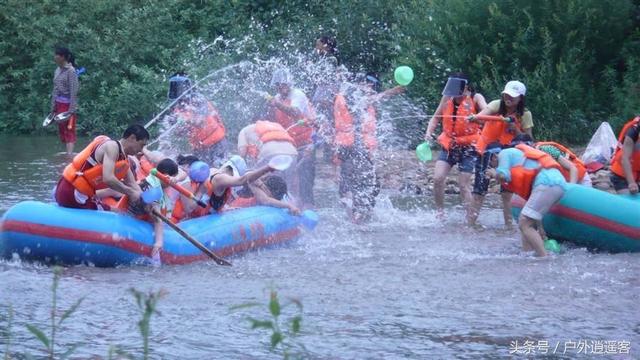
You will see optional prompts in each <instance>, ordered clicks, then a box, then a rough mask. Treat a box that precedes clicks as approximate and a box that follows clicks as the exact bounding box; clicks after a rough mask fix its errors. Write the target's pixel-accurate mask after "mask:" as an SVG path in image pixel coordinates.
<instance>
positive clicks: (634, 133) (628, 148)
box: [611, 116, 640, 194]
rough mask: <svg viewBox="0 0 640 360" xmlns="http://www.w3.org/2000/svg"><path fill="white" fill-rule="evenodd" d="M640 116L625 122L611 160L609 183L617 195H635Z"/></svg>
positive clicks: (639, 177) (638, 173)
mask: <svg viewBox="0 0 640 360" xmlns="http://www.w3.org/2000/svg"><path fill="white" fill-rule="evenodd" d="M639 135H640V116H637V117H635V118H634V119H633V120H631V121H629V122H627V123H626V124H625V125H624V127H623V128H622V131H620V135H619V136H618V148H617V149H616V152H615V153H614V155H613V159H612V160H611V183H612V184H613V188H614V189H615V190H616V192H617V193H618V194H637V193H638V183H639V182H640V136H639Z"/></svg>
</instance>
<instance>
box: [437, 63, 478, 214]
mask: <svg viewBox="0 0 640 360" xmlns="http://www.w3.org/2000/svg"><path fill="white" fill-rule="evenodd" d="M485 107H487V102H486V101H485V99H484V96H482V94H479V93H476V92H475V91H474V89H473V87H472V86H471V85H470V84H469V78H467V76H466V75H464V74H463V73H453V74H451V75H450V76H449V79H448V80H447V84H446V85H445V88H444V90H443V91H442V98H441V99H440V104H439V105H438V108H437V109H436V112H435V113H434V114H433V117H432V118H431V120H430V121H429V125H428V126H427V132H426V133H425V136H424V138H425V141H427V142H431V141H432V139H433V136H434V131H435V130H436V127H437V126H438V124H440V122H442V133H441V134H440V136H439V137H438V142H439V143H440V145H441V146H442V151H441V152H440V156H439V157H438V160H437V161H436V164H435V171H434V176H433V192H434V197H435V201H436V208H437V210H438V214H439V216H440V217H442V216H443V215H444V190H445V189H444V188H445V181H446V179H447V175H448V174H449V171H451V168H452V167H453V166H454V165H458V170H459V175H458V186H459V188H460V196H461V197H462V201H463V203H464V204H465V206H469V205H470V204H471V201H472V197H471V175H472V174H473V171H474V168H475V165H476V161H477V157H478V154H477V152H476V148H475V146H476V143H477V141H478V138H479V137H480V129H481V128H480V124H478V123H475V122H470V121H467V120H466V117H467V116H469V115H472V114H476V113H478V112H480V111H482V110H483V109H484V108H485Z"/></svg>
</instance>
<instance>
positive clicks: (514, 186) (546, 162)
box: [502, 144, 561, 199]
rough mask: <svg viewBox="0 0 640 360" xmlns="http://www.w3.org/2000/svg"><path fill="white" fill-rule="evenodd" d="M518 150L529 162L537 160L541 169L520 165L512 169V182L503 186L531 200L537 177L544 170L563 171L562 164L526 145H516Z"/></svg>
mask: <svg viewBox="0 0 640 360" xmlns="http://www.w3.org/2000/svg"><path fill="white" fill-rule="evenodd" d="M516 149H519V150H520V151H522V152H523V153H524V156H525V158H527V159H529V160H536V161H537V162H538V163H539V164H540V167H538V168H537V169H527V168H525V167H524V165H518V166H514V167H512V168H511V170H510V171H511V181H510V182H503V183H502V186H503V187H504V188H505V189H506V190H508V191H510V192H512V193H514V194H518V195H520V197H522V198H524V199H529V196H530V195H531V190H532V188H533V183H534V181H535V179H536V176H537V175H538V173H539V172H540V170H542V169H558V170H561V166H560V164H558V163H557V162H556V161H555V160H553V158H552V157H551V155H549V154H547V153H546V152H544V151H541V150H538V149H535V148H532V147H531V146H527V145H524V144H518V145H516Z"/></svg>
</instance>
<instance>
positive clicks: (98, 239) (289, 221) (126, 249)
mask: <svg viewBox="0 0 640 360" xmlns="http://www.w3.org/2000/svg"><path fill="white" fill-rule="evenodd" d="M309 213H311V217H314V216H315V214H313V213H312V212H305V216H306V217H305V216H301V217H296V216H291V215H290V214H289V213H288V212H287V211H286V210H283V209H276V208H271V207H262V206H258V207H252V208H246V209H239V210H233V211H228V212H224V213H223V214H221V215H218V214H214V215H208V216H204V217H201V218H197V219H191V220H187V221H184V222H181V223H180V227H181V228H182V229H183V230H184V231H186V232H187V233H188V234H189V235H191V236H193V237H194V238H196V239H197V240H198V241H200V242H201V243H203V244H204V245H205V246H207V247H208V248H209V249H211V250H212V251H213V252H215V253H216V254H217V255H218V256H221V257H228V256H232V255H235V254H238V253H241V252H245V251H249V250H251V249H255V248H260V247H266V246H271V245H276V244H280V243H283V242H286V241H289V240H292V239H295V238H296V237H298V236H299V235H300V234H301V231H302V230H301V225H302V224H303V223H305V220H307V221H306V223H307V225H308V220H309V219H308V217H309V216H310V215H309ZM315 220H317V218H316V219H314V221H315ZM313 225H315V223H314V224H313ZM152 246H153V230H152V226H151V224H149V223H147V222H144V221H140V220H137V219H134V218H132V217H130V216H125V215H120V214H116V213H112V212H105V211H90V210H78V209H66V208H62V207H58V206H56V205H52V204H45V203H41V202H35V201H25V202H22V203H19V204H17V205H15V206H13V207H12V208H11V209H9V211H7V212H6V213H5V214H4V217H3V218H2V222H1V223H0V257H2V258H5V259H11V258H13V257H15V256H16V254H17V256H19V257H20V258H21V259H23V260H28V261H39V262H44V263H56V264H65V265H74V264H89V265H94V266H98V267H113V266H119V265H132V264H144V263H148V260H149V258H148V256H149V255H150V253H151V249H152ZM161 259H162V263H163V264H187V263H191V262H194V261H201V260H206V259H208V257H207V256H206V255H204V254H203V253H202V252H200V250H198V249H197V248H196V247H195V246H194V245H192V244H191V243H190V242H188V241H187V240H185V239H184V238H182V237H181V236H180V235H179V234H178V233H176V232H175V231H173V230H172V229H170V228H168V227H167V226H166V225H165V235H164V249H163V252H162V256H161Z"/></svg>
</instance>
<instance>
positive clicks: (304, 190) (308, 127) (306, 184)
mask: <svg viewBox="0 0 640 360" xmlns="http://www.w3.org/2000/svg"><path fill="white" fill-rule="evenodd" d="M271 86H272V87H274V88H275V89H276V91H277V93H278V94H277V95H276V96H274V97H273V98H271V100H270V105H271V108H270V113H271V114H270V118H271V119H273V120H274V121H275V122H277V123H278V124H280V125H282V127H283V128H284V129H285V130H287V132H288V133H289V134H290V135H291V137H292V138H293V141H294V143H295V145H296V148H297V150H298V156H299V159H298V164H297V166H296V167H297V179H298V181H297V182H298V186H297V187H294V188H293V189H292V190H293V193H294V194H295V195H296V197H297V198H299V200H300V201H301V203H302V205H303V207H311V206H313V203H314V200H313V185H314V182H315V177H316V159H315V157H316V154H315V145H314V143H313V133H314V128H313V126H314V121H315V112H314V110H313V107H312V106H311V103H310V102H309V99H308V98H307V95H305V93H304V92H303V91H302V90H300V89H298V88H294V87H293V80H292V77H291V74H290V73H289V71H288V70H287V69H278V70H276V71H275V72H274V73H273V76H272V78H271Z"/></svg>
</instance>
